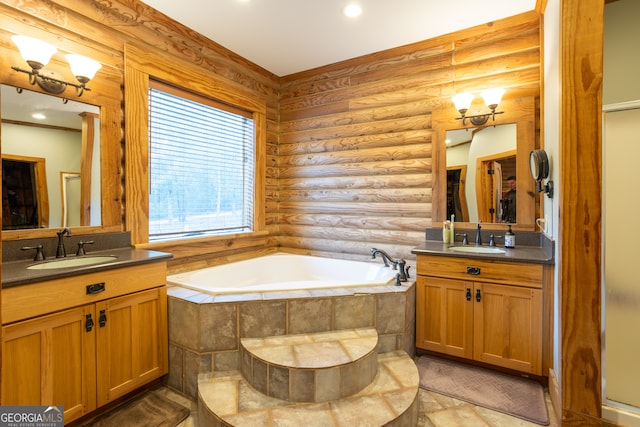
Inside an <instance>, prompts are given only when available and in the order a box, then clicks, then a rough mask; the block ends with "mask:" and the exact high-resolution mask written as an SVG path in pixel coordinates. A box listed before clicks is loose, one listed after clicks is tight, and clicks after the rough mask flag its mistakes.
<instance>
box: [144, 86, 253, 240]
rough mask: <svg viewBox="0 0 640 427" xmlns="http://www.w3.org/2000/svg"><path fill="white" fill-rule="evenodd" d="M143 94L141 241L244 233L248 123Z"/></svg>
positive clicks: (160, 94) (249, 201)
mask: <svg viewBox="0 0 640 427" xmlns="http://www.w3.org/2000/svg"><path fill="white" fill-rule="evenodd" d="M190 98H192V96H189V94H188V93H185V96H180V95H179V94H177V93H176V90H172V91H171V93H169V92H167V91H162V90H159V89H157V88H155V87H153V86H152V87H151V88H150V89H149V163H150V164H149V167H150V171H149V179H150V182H149V240H150V241H154V240H168V239H175V238H182V237H189V236H197V235H206V234H228V233H237V232H244V231H250V230H251V229H252V225H253V201H254V164H255V160H254V157H255V155H254V145H255V144H254V140H255V137H254V123H253V120H252V119H251V117H250V116H249V115H248V114H238V113H237V112H236V111H235V109H234V108H233V107H231V108H229V110H231V111H228V110H226V109H223V108H220V104H218V103H215V101H212V102H211V104H212V105H208V104H206V103H202V102H196V101H194V100H193V99H190Z"/></svg>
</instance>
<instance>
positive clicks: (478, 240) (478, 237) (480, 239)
mask: <svg viewBox="0 0 640 427" xmlns="http://www.w3.org/2000/svg"><path fill="white" fill-rule="evenodd" d="M480 228H481V227H480V224H478V225H476V246H481V245H482V235H481V234H480Z"/></svg>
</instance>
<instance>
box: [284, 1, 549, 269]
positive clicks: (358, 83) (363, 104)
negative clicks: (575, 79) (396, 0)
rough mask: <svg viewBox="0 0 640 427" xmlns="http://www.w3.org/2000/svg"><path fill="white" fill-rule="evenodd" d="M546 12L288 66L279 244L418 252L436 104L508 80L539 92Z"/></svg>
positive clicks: (513, 90) (353, 255) (520, 90)
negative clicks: (314, 65) (293, 70)
mask: <svg viewBox="0 0 640 427" xmlns="http://www.w3.org/2000/svg"><path fill="white" fill-rule="evenodd" d="M539 19H540V18H539V15H538V14H537V13H535V12H531V13H526V14H522V15H518V16H516V17H511V18H508V19H505V20H501V21H497V22H493V23H489V24H486V25H482V26H479V27H474V28H470V29H468V30H464V31H460V32H457V33H453V34H449V35H446V36H442V37H438V38H435V39H430V40H427V41H424V42H420V43H416V44H413V45H409V46H404V47H399V48H396V49H392V50H389V51H385V52H381V53H377V54H372V55H367V56H364V57H361V58H355V59H352V60H348V61H345V62H342V63H338V64H333V65H331V66H327V67H322V68H318V69H314V70H310V71H306V72H302V73H299V74H295V75H291V76H286V77H284V78H283V79H282V80H283V81H282V87H281V94H280V135H279V136H280V138H279V144H278V171H279V179H278V184H279V185H278V187H279V189H278V194H277V200H278V224H279V237H278V244H279V246H280V248H281V249H283V250H288V251H292V252H301V253H311V254H319V255H328V256H334V257H335V256H338V257H342V258H350V259H361V260H362V259H366V258H370V256H369V255H368V254H369V248H371V247H377V248H379V249H383V250H386V251H387V252H389V254H390V255H391V256H394V257H403V258H406V259H415V256H413V255H411V249H412V248H414V247H415V246H416V245H418V244H420V243H421V242H422V241H423V240H424V232H425V228H427V227H430V226H431V225H432V224H431V217H432V215H431V213H432V191H431V188H432V183H433V181H434V177H433V174H432V137H433V135H434V132H433V129H432V126H431V114H432V112H433V111H435V110H437V109H447V111H450V114H451V115H452V117H453V116H455V115H456V113H457V111H456V110H455V108H454V107H453V104H452V103H451V101H450V98H451V96H453V95H454V94H455V93H459V92H462V91H472V92H475V93H478V92H479V91H481V90H482V89H485V88H489V87H495V86H503V87H505V89H506V90H507V94H506V95H505V99H510V98H517V97H519V96H535V97H537V96H539V93H540V31H539V29H540V20H539Z"/></svg>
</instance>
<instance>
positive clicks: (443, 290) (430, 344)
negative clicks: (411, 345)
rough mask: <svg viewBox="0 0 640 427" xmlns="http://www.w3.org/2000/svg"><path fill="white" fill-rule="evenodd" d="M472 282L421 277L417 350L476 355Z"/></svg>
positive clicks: (418, 293) (419, 278)
mask: <svg viewBox="0 0 640 427" xmlns="http://www.w3.org/2000/svg"><path fill="white" fill-rule="evenodd" d="M472 292H473V283H472V282H467V281H464V280H452V279H440V278H436V277H423V276H418V278H417V279H416V347H418V348H421V349H424V350H431V351H437V352H441V353H446V354H450V355H452V356H458V357H466V358H471V357H472V355H473V347H472V343H473V301H472V300H471V299H470V298H469V297H470V296H471V293H472Z"/></svg>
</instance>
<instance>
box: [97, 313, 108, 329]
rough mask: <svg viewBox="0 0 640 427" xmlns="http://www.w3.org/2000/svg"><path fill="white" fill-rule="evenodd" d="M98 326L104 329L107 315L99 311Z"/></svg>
mask: <svg viewBox="0 0 640 427" xmlns="http://www.w3.org/2000/svg"><path fill="white" fill-rule="evenodd" d="M98 324H99V325H100V327H101V328H104V327H105V326H106V324H107V313H106V312H105V310H100V316H99V317H98Z"/></svg>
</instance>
